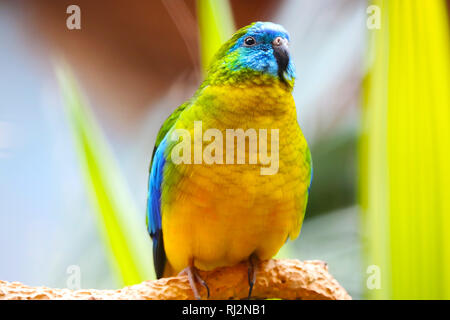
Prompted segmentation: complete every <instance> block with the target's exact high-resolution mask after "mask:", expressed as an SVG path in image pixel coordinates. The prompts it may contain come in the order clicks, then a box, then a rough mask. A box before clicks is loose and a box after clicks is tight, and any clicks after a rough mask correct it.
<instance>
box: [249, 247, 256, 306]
mask: <svg viewBox="0 0 450 320" xmlns="http://www.w3.org/2000/svg"><path fill="white" fill-rule="evenodd" d="M254 259H255V257H254V256H253V255H251V256H250V258H248V285H249V289H248V299H249V300H250V298H251V297H252V291H253V286H254V285H255V282H256V266H255V264H254Z"/></svg>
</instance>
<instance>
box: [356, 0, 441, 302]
mask: <svg viewBox="0 0 450 320" xmlns="http://www.w3.org/2000/svg"><path fill="white" fill-rule="evenodd" d="M373 3H374V4H375V5H377V6H378V8H380V12H381V25H380V26H381V28H380V29H379V30H369V31H368V32H369V33H368V35H369V36H370V37H371V39H370V40H371V41H369V45H370V47H369V48H370V51H369V53H370V55H371V57H370V58H371V61H370V62H371V64H370V68H369V73H368V76H367V78H366V81H365V84H364V106H363V112H362V114H363V123H362V128H363V132H362V136H361V148H360V164H361V167H360V176H361V183H360V204H361V208H362V213H363V216H362V218H363V227H364V229H363V232H362V233H363V234H364V235H366V236H367V237H366V238H365V239H364V242H365V243H366V245H367V247H366V248H367V252H366V253H367V255H366V258H367V259H366V263H367V265H369V266H376V267H378V268H379V275H381V279H380V280H381V283H380V285H381V286H380V287H379V288H372V290H368V291H367V294H368V297H369V298H376V299H450V274H449V272H448V270H449V269H450V246H449V243H450V232H449V231H448V230H450V215H449V213H450V201H449V198H448V194H450V166H449V165H448V164H449V156H450V153H449V150H450V107H449V106H450V90H449V88H450V46H449V41H448V39H449V28H448V17H447V12H446V4H445V1H443V0H434V1H387V0H378V1H374V2H373ZM368 276H371V275H368ZM371 278H372V279H373V277H372V276H371ZM367 280H370V279H369V278H368V279H367ZM368 282H369V281H368ZM369 289H370V288H369Z"/></svg>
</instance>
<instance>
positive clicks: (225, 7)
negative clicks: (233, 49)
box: [197, 0, 235, 71]
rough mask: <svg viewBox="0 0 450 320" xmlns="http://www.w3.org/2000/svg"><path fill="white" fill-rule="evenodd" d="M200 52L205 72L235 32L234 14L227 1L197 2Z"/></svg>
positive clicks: (208, 0)
mask: <svg viewBox="0 0 450 320" xmlns="http://www.w3.org/2000/svg"><path fill="white" fill-rule="evenodd" d="M197 13H198V24H199V29H200V49H201V50H200V51H201V58H202V66H203V71H206V69H207V68H208V65H209V63H210V62H211V60H212V58H213V57H214V55H215V53H216V52H217V51H218V50H219V48H220V46H221V45H222V44H223V43H224V42H225V41H227V40H228V39H229V38H230V37H231V36H232V35H233V32H234V31H235V27H234V22H233V13H232V11H231V7H230V3H229V2H228V1H227V0H197Z"/></svg>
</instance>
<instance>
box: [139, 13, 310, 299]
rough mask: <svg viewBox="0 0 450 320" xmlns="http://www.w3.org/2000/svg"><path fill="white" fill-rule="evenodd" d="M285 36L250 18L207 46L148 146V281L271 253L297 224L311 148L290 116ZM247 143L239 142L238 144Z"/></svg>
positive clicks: (195, 279)
mask: <svg viewBox="0 0 450 320" xmlns="http://www.w3.org/2000/svg"><path fill="white" fill-rule="evenodd" d="M288 46H289V34H288V32H287V31H286V30H285V29H284V28H283V27H282V26H280V25H277V24H274V23H271V22H255V23H252V24H251V25H249V26H246V27H244V28H242V29H240V30H238V31H237V32H236V33H235V34H234V35H233V36H232V38H231V39H230V40H228V41H227V42H226V43H225V44H223V46H222V47H221V48H220V50H219V51H218V52H217V53H216V55H215V57H214V59H213V61H212V62H211V64H210V66H209V68H208V70H207V74H206V77H205V80H204V81H203V83H202V84H201V85H200V87H199V88H198V90H197V91H196V93H195V94H194V96H193V97H192V98H191V99H190V100H188V101H186V102H185V103H183V104H182V105H181V106H179V107H178V108H177V109H176V110H175V111H174V112H173V113H172V114H171V115H170V116H169V117H168V118H167V119H166V121H165V122H164V124H163V125H162V127H161V129H160V131H159V133H158V135H157V138H156V144H155V147H154V150H153V155H152V160H151V164H150V174H149V182H148V201H147V228H148V231H149V233H150V235H151V237H152V240H153V260H154V266H155V271H156V275H157V277H158V278H161V277H167V276H172V275H176V274H178V273H180V272H184V273H186V274H187V276H188V278H189V282H190V285H191V287H192V290H193V293H194V296H195V297H196V298H200V295H199V291H198V288H197V287H196V283H200V284H201V285H203V286H205V287H206V289H207V290H208V293H209V288H208V286H207V284H206V283H205V282H204V281H203V280H202V279H201V277H200V276H199V273H198V270H212V269H215V268H217V267H223V266H231V265H235V264H238V263H240V262H243V261H247V262H248V263H249V296H250V295H251V290H252V288H253V284H254V281H255V277H256V274H257V270H256V268H255V267H254V261H255V260H265V259H270V258H271V257H273V256H274V255H275V254H276V253H277V252H278V251H279V249H280V248H281V247H282V246H283V244H284V243H285V242H286V241H287V240H288V239H289V238H290V239H295V238H296V237H297V236H298V235H299V233H300V229H301V226H302V222H303V218H304V214H305V210H306V204H307V199H308V194H309V187H310V184H311V179H312V164H311V155H310V151H309V149H308V145H307V142H306V140H305V138H304V136H303V134H302V131H301V129H300V126H299V124H298V121H297V112H296V108H295V102H294V99H293V97H292V89H293V87H294V80H295V68H294V64H293V62H292V59H291V57H290V54H289V49H288ZM247 142H248V143H247Z"/></svg>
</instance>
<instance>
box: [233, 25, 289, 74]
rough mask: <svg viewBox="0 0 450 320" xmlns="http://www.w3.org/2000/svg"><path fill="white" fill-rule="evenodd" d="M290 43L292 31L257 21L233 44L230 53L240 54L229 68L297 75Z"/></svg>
mask: <svg viewBox="0 0 450 320" xmlns="http://www.w3.org/2000/svg"><path fill="white" fill-rule="evenodd" d="M288 44H289V34H288V32H287V31H286V30H285V29H284V28H283V27H282V26H281V25H278V24H275V23H272V22H256V23H254V24H253V25H251V26H250V27H249V28H248V29H247V32H246V33H245V34H244V35H243V36H241V37H240V38H238V39H237V41H236V43H235V44H234V46H233V47H231V48H230V50H229V52H228V54H231V55H233V56H234V55H236V54H237V60H236V61H234V63H233V64H232V65H231V66H230V68H231V69H232V70H233V71H241V70H243V69H250V70H253V71H257V72H261V73H267V74H270V75H272V76H275V77H279V78H280V80H283V81H284V80H288V81H290V80H292V79H294V78H295V67H294V64H293V63H292V59H291V58H290V55H289V50H288Z"/></svg>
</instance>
